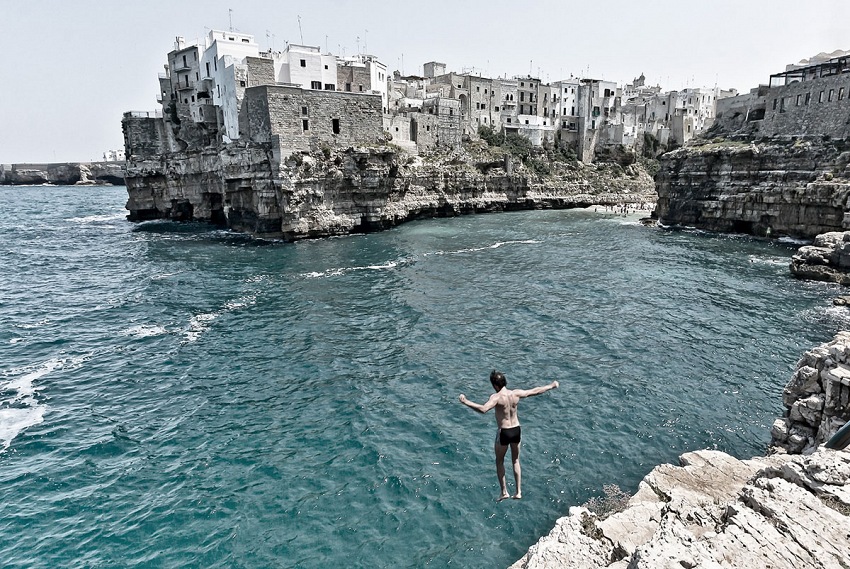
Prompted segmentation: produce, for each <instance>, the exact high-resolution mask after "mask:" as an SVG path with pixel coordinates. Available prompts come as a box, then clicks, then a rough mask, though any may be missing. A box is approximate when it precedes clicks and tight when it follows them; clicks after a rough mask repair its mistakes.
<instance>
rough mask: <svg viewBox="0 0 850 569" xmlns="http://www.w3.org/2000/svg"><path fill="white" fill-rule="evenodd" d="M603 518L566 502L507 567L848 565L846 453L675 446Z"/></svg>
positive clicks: (840, 568) (825, 568)
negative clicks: (738, 455)
mask: <svg viewBox="0 0 850 569" xmlns="http://www.w3.org/2000/svg"><path fill="white" fill-rule="evenodd" d="M680 462H681V465H680V466H672V465H661V466H658V467H656V468H655V469H654V470H653V471H652V472H650V473H649V474H648V475H647V476H646V477H645V478H644V479H643V481H642V482H641V483H640V488H639V490H638V492H637V493H636V494H635V495H634V496H633V497H632V498H631V500H630V501H629V504H628V507H627V508H626V509H625V510H624V511H621V512H618V513H615V514H613V515H611V516H609V517H607V518H605V519H599V518H598V517H597V516H596V515H595V514H594V513H592V512H590V511H588V510H587V509H585V508H582V507H573V508H570V513H569V516H567V517H564V518H561V519H559V520H558V521H557V523H556V525H555V528H554V529H553V530H552V531H551V532H550V533H549V535H547V536H545V537H543V538H541V539H540V541H538V542H537V544H536V545H534V546H532V547H531V548H530V549H529V551H528V553H527V554H526V555H525V556H524V557H523V558H522V559H520V560H519V561H517V562H516V563H514V564H513V565H512V566H511V569H543V568H547V569H553V568H557V567H565V568H566V567H569V568H571V569H584V568H588V569H589V568H598V567H612V568H618V569H627V568H628V569H660V568H669V569H674V568H675V569H680V568H682V567H684V568H695V567H712V568H730V569H731V568H736V567H751V568H762V567H764V568H767V567H771V568H777V569H778V568H788V569H792V568H793V569H809V568H811V569H816V568H817V569H830V568H835V569H846V568H847V567H850V484H848V480H850V453H847V452H844V451H832V450H826V449H821V450H819V451H818V452H816V453H814V454H811V455H806V456H803V455H788V454H781V455H774V456H770V457H764V458H754V459H752V460H737V459H735V458H733V457H731V456H729V455H727V454H724V453H722V452H719V451H710V450H702V451H697V452H692V453H687V454H684V455H682V456H681V458H680Z"/></svg>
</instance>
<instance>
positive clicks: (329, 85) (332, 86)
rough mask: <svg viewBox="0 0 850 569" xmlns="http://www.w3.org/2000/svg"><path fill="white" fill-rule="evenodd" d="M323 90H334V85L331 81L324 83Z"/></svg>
mask: <svg viewBox="0 0 850 569" xmlns="http://www.w3.org/2000/svg"><path fill="white" fill-rule="evenodd" d="M325 91H336V85H334V84H333V83H325Z"/></svg>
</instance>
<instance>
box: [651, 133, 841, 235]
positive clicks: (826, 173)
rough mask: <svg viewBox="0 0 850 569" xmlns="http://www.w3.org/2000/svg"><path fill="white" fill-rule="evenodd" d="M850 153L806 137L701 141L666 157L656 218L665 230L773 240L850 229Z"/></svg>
mask: <svg viewBox="0 0 850 569" xmlns="http://www.w3.org/2000/svg"><path fill="white" fill-rule="evenodd" d="M848 148H849V147H848V144H847V142H845V141H844V140H832V141H830V140H826V141H825V140H823V139H821V138H806V139H804V138H800V137H794V138H773V139H769V140H767V141H763V142H762V141H759V142H757V141H754V140H747V139H746V138H742V139H739V140H737V141H735V140H731V141H730V140H718V141H716V142H712V141H706V140H702V141H696V142H694V143H693V144H692V145H689V146H687V147H685V148H681V149H678V150H675V151H673V152H669V153H667V154H665V155H663V156H662V157H661V168H660V170H659V172H658V174H657V176H656V183H657V190H658V205H657V208H656V211H655V212H654V216H655V217H656V218H657V219H658V220H659V222H660V223H662V224H665V225H683V226H692V227H697V228H701V229H707V230H710V231H720V232H735V233H747V234H753V235H761V236H770V237H779V236H782V235H787V236H792V237H799V238H806V239H811V238H813V237H815V236H816V235H818V234H821V233H826V232H830V231H842V230H844V229H846V228H848V226H847V225H846V224H848V223H850V215H848V214H847V212H848V211H849V210H850V205H848V197H850V170H848V163H850V152H849V151H848ZM845 216H846V217H847V219H846V220H845Z"/></svg>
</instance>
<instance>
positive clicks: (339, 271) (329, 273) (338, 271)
mask: <svg viewBox="0 0 850 569" xmlns="http://www.w3.org/2000/svg"><path fill="white" fill-rule="evenodd" d="M407 263H409V261H407V260H405V261H389V262H387V263H384V264H383V265H365V266H362V267H339V268H335V269H328V270H326V271H313V272H309V273H302V274H301V276H302V277H304V278H308V279H316V278H321V277H336V276H339V275H344V274H345V273H351V272H354V271H386V270H388V269H394V268H396V267H397V266H399V264H407Z"/></svg>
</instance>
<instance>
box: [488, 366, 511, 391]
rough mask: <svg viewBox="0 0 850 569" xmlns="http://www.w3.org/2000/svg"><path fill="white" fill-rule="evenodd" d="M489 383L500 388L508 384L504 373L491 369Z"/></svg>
mask: <svg viewBox="0 0 850 569" xmlns="http://www.w3.org/2000/svg"><path fill="white" fill-rule="evenodd" d="M490 383H492V384H493V387H498V388H499V389H501V388H503V387H504V386H506V385H507V384H508V380H507V378H506V377H505V374H503V373H502V372H500V371H496V370H493V371H491V372H490Z"/></svg>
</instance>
